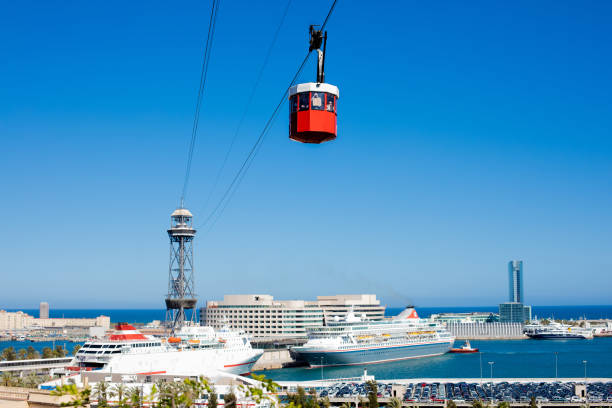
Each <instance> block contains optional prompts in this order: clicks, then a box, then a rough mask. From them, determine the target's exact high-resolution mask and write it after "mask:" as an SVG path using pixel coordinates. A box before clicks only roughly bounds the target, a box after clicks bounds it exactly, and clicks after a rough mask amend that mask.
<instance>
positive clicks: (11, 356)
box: [2, 346, 17, 361]
mask: <svg viewBox="0 0 612 408" xmlns="http://www.w3.org/2000/svg"><path fill="white" fill-rule="evenodd" d="M2 360H6V361H13V360H17V352H16V351H15V347H13V346H11V347H7V348H5V349H4V350H2Z"/></svg>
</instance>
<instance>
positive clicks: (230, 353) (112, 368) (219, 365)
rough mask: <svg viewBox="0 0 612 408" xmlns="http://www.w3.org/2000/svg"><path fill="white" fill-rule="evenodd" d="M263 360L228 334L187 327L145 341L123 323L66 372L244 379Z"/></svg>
mask: <svg viewBox="0 0 612 408" xmlns="http://www.w3.org/2000/svg"><path fill="white" fill-rule="evenodd" d="M262 354H263V350H258V349H253V348H252V347H251V343H250V339H249V337H248V336H247V335H246V334H244V333H241V332H234V331H231V330H229V329H226V328H224V329H221V330H219V331H215V330H214V329H213V328H212V327H205V326H185V327H183V328H182V329H181V330H180V331H178V332H176V333H175V336H174V337H169V338H167V339H159V338H156V337H153V336H145V335H143V334H142V333H140V332H139V331H138V330H136V329H135V328H134V327H133V326H131V325H129V324H127V323H119V324H118V325H117V327H116V330H115V331H114V333H112V334H111V335H109V336H108V338H107V339H104V340H92V341H88V342H86V343H85V344H84V345H83V347H82V348H81V349H80V350H79V351H78V352H77V353H76V355H75V356H74V359H73V361H72V363H71V364H70V366H69V367H68V370H71V371H82V370H87V371H89V370H100V371H102V372H114V373H122V374H147V375H150V374H177V375H201V374H203V373H211V372H215V371H222V372H228V373H231V374H246V373H249V372H250V371H251V368H252V367H253V365H254V364H255V363H256V362H257V360H258V359H259V357H261V355H262Z"/></svg>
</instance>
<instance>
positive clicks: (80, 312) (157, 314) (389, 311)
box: [0, 305, 612, 323]
mask: <svg viewBox="0 0 612 408" xmlns="http://www.w3.org/2000/svg"><path fill="white" fill-rule="evenodd" d="M402 309H404V307H391V306H387V308H386V309H385V316H394V315H396V314H398V313H399V312H400V311H401V310H402ZM0 310H6V311H7V312H16V311H22V312H24V313H27V314H29V315H31V316H34V317H38V315H39V310H38V309H31V308H29V309H17V308H0ZM196 310H197V309H196ZM416 310H417V312H418V314H419V316H420V317H424V318H426V317H429V316H431V315H432V314H438V313H469V312H479V313H497V312H498V306H436V307H416ZM165 314H166V310H165V309H161V308H159V309H158V308H91V309H79V308H62V309H50V310H49V317H52V318H62V317H64V318H79V317H82V318H93V317H97V316H100V315H104V316H109V317H110V318H111V321H112V322H113V323H117V322H128V323H149V322H151V321H153V320H164V319H165ZM196 314H197V313H196ZM532 317H533V318H536V317H537V318H550V317H552V318H555V319H563V320H570V319H574V320H576V319H581V318H587V319H592V320H594V319H606V318H608V319H610V318H612V305H557V306H554V305H542V306H534V305H532ZM196 319H197V317H196Z"/></svg>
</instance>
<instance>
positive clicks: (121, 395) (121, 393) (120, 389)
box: [112, 383, 127, 406]
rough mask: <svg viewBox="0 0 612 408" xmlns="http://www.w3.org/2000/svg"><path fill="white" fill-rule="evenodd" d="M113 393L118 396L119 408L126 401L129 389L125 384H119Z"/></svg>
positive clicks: (113, 389)
mask: <svg viewBox="0 0 612 408" xmlns="http://www.w3.org/2000/svg"><path fill="white" fill-rule="evenodd" d="M112 392H113V393H114V395H116V396H117V401H119V406H121V405H122V403H123V402H124V400H125V394H126V393H127V387H126V386H125V385H124V384H123V383H117V384H115V385H114V386H113V388H112Z"/></svg>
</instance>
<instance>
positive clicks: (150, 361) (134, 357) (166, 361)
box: [74, 349, 263, 375]
mask: <svg viewBox="0 0 612 408" xmlns="http://www.w3.org/2000/svg"><path fill="white" fill-rule="evenodd" d="M262 354H263V350H257V349H252V350H244V351H226V350H223V349H220V350H197V349H196V350H184V351H169V352H168V351H167V352H157V353H156V352H152V353H146V354H145V353H143V354H140V353H138V354H123V355H119V357H118V358H112V359H110V361H108V362H106V364H104V365H103V367H100V371H101V372H114V373H122V374H176V375H203V374H208V373H213V372H215V371H223V372H227V373H230V374H236V375H244V374H248V373H250V372H251V369H252V368H253V366H254V365H255V363H256V362H257V360H258V359H259V357H261V355H262ZM80 360H81V359H79V358H78V357H77V358H75V361H74V365H75V366H82V367H86V366H87V365H85V364H83V363H82V362H81V361H80ZM90 366H91V365H90ZM94 367H95V366H94ZM94 369H95V368H94Z"/></svg>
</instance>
